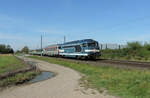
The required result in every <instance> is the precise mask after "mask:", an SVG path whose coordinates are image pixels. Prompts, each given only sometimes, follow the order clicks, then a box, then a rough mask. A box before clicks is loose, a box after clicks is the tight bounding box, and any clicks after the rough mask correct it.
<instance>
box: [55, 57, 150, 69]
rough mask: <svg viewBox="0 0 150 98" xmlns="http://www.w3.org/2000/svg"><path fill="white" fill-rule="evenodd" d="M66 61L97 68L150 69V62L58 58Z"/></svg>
mask: <svg viewBox="0 0 150 98" xmlns="http://www.w3.org/2000/svg"><path fill="white" fill-rule="evenodd" d="M57 59H61V60H66V61H73V62H78V63H86V64H91V65H96V66H113V67H120V68H132V69H134V68H138V69H150V62H139V61H125V60H107V59H98V60H77V59H70V58H69V59H68V58H57Z"/></svg>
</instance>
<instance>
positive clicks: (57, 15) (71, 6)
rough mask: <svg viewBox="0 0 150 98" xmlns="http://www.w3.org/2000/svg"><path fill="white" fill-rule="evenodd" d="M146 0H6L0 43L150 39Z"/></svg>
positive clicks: (16, 45) (15, 45)
mask: <svg viewBox="0 0 150 98" xmlns="http://www.w3.org/2000/svg"><path fill="white" fill-rule="evenodd" d="M149 3H150V1H148V0H142V1H141V0H132V1H131V0H126V1H125V0H109V1H106V0H82V1H81V0H55V1H54V0H13V1H9V0H5V1H1V3H0V44H6V45H8V44H9V45H11V47H12V48H13V49H14V50H20V49H22V48H23V47H24V46H28V47H29V48H30V49H36V48H38V47H40V37H41V35H42V36H43V46H47V45H50V44H56V43H62V42H63V38H64V36H66V41H67V42H68V41H73V40H80V39H89V38H91V39H94V40H96V41H98V42H99V43H102V44H106V43H107V44H121V45H125V44H126V43H127V42H133V41H139V42H142V43H143V42H148V43H149V42H150V33H149V31H150V28H149V26H150V13H149V10H150V6H149Z"/></svg>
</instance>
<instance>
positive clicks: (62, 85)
mask: <svg viewBox="0 0 150 98" xmlns="http://www.w3.org/2000/svg"><path fill="white" fill-rule="evenodd" d="M26 60H30V61H31V59H26ZM32 61H36V62H37V65H38V67H39V68H40V69H42V70H46V71H52V72H55V73H57V75H56V76H55V77H53V78H51V79H48V80H46V81H42V82H37V83H34V84H30V85H24V86H19V87H11V88H9V89H6V90H4V91H2V92H0V98H115V97H113V96H108V95H103V94H99V93H98V92H97V91H95V90H92V89H89V90H84V88H82V87H80V86H79V79H80V78H81V76H80V74H79V73H78V72H76V71H74V70H72V69H69V68H66V67H62V66H59V65H56V64H50V63H47V62H44V61H39V60H32Z"/></svg>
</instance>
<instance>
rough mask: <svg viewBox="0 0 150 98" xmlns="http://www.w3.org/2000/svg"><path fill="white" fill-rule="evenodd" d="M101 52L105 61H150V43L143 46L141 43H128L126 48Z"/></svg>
mask: <svg viewBox="0 0 150 98" xmlns="http://www.w3.org/2000/svg"><path fill="white" fill-rule="evenodd" d="M101 52H102V58H105V59H126V60H131V59H135V60H149V58H150V43H145V44H144V45H142V44H141V43H140V42H128V43H127V46H126V48H123V49H105V50H102V51H101Z"/></svg>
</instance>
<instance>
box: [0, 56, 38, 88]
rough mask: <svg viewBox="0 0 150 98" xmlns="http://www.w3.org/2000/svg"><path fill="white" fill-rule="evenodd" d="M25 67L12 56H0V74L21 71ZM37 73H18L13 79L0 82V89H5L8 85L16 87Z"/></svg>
mask: <svg viewBox="0 0 150 98" xmlns="http://www.w3.org/2000/svg"><path fill="white" fill-rule="evenodd" d="M24 67H26V65H25V64H24V63H23V62H22V61H21V60H19V59H17V58H16V57H14V56H13V55H0V74H4V73H8V72H9V71H15V70H17V69H22V68H24ZM37 74H38V73H37V72H34V71H31V72H26V73H19V74H17V75H15V76H13V77H8V78H6V79H2V80H0V87H5V86H9V85H16V84H20V83H23V82H26V81H28V80H31V79H32V78H34V76H36V75H37Z"/></svg>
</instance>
